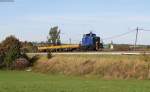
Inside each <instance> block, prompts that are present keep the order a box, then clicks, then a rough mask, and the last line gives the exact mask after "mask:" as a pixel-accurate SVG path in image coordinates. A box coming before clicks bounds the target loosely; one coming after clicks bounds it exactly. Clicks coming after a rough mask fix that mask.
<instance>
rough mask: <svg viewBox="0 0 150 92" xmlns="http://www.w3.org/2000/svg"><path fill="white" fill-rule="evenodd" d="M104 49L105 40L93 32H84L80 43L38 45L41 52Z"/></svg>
mask: <svg viewBox="0 0 150 92" xmlns="http://www.w3.org/2000/svg"><path fill="white" fill-rule="evenodd" d="M102 49H103V42H102V40H101V38H100V37H99V36H97V35H96V34H94V33H92V32H90V33H88V34H84V35H83V37H82V41H81V43H80V44H61V45H56V46H55V45H49V46H38V51H39V52H48V51H51V52H65V51H98V50H102Z"/></svg>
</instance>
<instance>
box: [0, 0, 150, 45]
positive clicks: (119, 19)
mask: <svg viewBox="0 0 150 92" xmlns="http://www.w3.org/2000/svg"><path fill="white" fill-rule="evenodd" d="M1 1H4V0H0V41H2V40H4V39H5V37H7V36H9V35H15V36H16V37H17V38H19V39H20V40H22V41H38V42H40V41H46V40H47V36H48V33H49V29H50V28H51V27H54V26H58V27H59V29H61V40H62V42H63V43H69V39H71V40H72V43H79V42H80V41H81V39H82V35H83V34H86V33H89V32H90V31H92V32H94V33H96V34H97V35H98V36H100V37H101V38H102V39H103V42H104V43H110V42H111V41H113V42H114V43H120V44H134V40H135V33H136V32H135V31H133V30H135V29H136V27H137V26H138V27H139V28H142V29H145V30H150V12H149V10H150V0H14V2H1ZM6 1H7V0H6ZM128 31H133V32H131V33H129V34H127V35H124V36H121V37H118V38H112V39H107V38H110V37H112V36H116V35H119V34H123V33H126V32H128ZM149 39H150V32H148V31H140V32H139V35H138V44H150V40H149Z"/></svg>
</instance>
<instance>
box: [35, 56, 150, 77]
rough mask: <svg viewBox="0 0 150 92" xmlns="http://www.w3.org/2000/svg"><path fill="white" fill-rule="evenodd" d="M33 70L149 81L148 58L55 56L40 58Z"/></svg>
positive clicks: (149, 65)
mask: <svg viewBox="0 0 150 92" xmlns="http://www.w3.org/2000/svg"><path fill="white" fill-rule="evenodd" d="M43 59H44V60H43ZM33 69H34V71H38V72H43V73H51V74H65V75H80V76H89V75H90V76H91V75H94V76H95V75H96V76H99V77H101V78H106V79H131V78H134V79H150V56H147V55H137V56H136V55H56V56H54V57H53V58H52V59H50V60H47V59H46V58H44V57H42V59H40V60H39V61H38V62H37V63H36V64H35V65H34V68H33Z"/></svg>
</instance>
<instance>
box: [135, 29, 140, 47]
mask: <svg viewBox="0 0 150 92" xmlns="http://www.w3.org/2000/svg"><path fill="white" fill-rule="evenodd" d="M138 33H139V28H138V27H137V29H136V38H135V44H134V50H136V46H137V40H138Z"/></svg>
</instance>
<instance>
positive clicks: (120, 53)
mask: <svg viewBox="0 0 150 92" xmlns="http://www.w3.org/2000/svg"><path fill="white" fill-rule="evenodd" d="M27 54H28V55H47V53H27ZM52 54H53V55H142V54H146V55H150V52H123V51H121V52H54V53H52Z"/></svg>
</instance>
